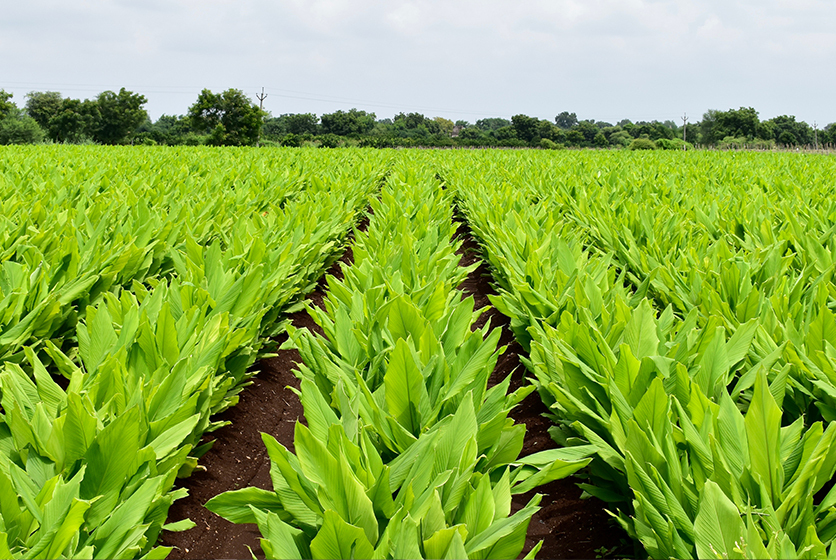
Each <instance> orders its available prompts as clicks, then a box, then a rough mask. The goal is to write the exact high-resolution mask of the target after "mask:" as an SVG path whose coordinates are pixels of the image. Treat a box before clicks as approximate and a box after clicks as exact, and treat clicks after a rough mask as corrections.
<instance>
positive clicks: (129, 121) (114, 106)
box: [30, 88, 148, 144]
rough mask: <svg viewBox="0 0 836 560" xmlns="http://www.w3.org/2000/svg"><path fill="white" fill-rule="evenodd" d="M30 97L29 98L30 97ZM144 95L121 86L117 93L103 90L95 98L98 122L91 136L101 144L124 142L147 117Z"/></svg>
mask: <svg viewBox="0 0 836 560" xmlns="http://www.w3.org/2000/svg"><path fill="white" fill-rule="evenodd" d="M30 99H31V98H30ZM145 103H147V99H145V96H144V95H140V94H137V93H132V92H130V91H128V90H126V89H125V88H121V89H120V90H119V93H113V92H112V91H105V92H102V93H100V94H99V96H98V97H97V98H96V104H97V109H98V122H97V124H96V128H95V131H94V134H93V138H94V139H95V140H96V141H97V142H99V143H101V144H122V143H125V142H126V141H127V140H128V139H129V138H130V136H131V134H132V133H133V132H134V131H135V130H136V129H137V127H138V126H139V125H140V124H142V123H143V122H144V121H145V120H146V119H148V114H147V113H146V112H145V109H143V108H142V106H143V105H145Z"/></svg>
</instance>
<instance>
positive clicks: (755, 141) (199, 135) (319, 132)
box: [0, 88, 836, 149]
mask: <svg viewBox="0 0 836 560" xmlns="http://www.w3.org/2000/svg"><path fill="white" fill-rule="evenodd" d="M146 102H147V100H146V98H145V96H143V95H140V94H137V93H133V92H130V91H127V90H125V89H124V88H122V89H121V90H119V92H118V93H114V92H112V91H105V92H103V93H101V94H99V95H98V96H97V97H96V98H95V99H85V100H79V99H71V98H64V97H62V96H61V94H60V93H58V92H54V91H47V92H31V93H29V94H27V95H26V101H25V105H24V107H20V108H19V107H17V105H16V104H15V103H14V102H13V101H12V95H11V94H9V93H6V92H5V91H3V90H0V144H20V143H38V142H44V141H48V142H58V143H97V144H144V145H157V144H160V145H214V146H222V145H225V146H252V145H266V146H270V145H276V146H305V145H310V146H319V147H327V148H336V147H340V146H368V147H378V148H387V147H456V146H460V147H540V148H552V149H555V148H561V147H571V148H629V149H657V148H658V149H686V148H691V147H693V146H695V145H696V146H701V147H718V148H751V149H771V148H774V147H778V146H780V147H796V146H815V147H820V146H827V145H833V144H836V124H833V123H831V124H829V125H827V126H826V127H824V128H823V129H821V130H819V129H818V128H817V127H811V126H810V125H809V124H807V123H805V122H803V121H797V120H796V118H795V117H794V116H789V115H782V116H778V117H775V118H772V119H769V120H763V121H762V120H760V118H759V116H758V112H757V111H756V110H755V109H753V108H751V107H741V108H740V109H730V110H728V111H716V110H709V111H707V112H706V113H705V114H704V115H703V118H702V120H701V121H699V122H696V123H688V124H687V125H684V126H679V125H677V123H675V122H673V121H664V122H660V121H651V122H645V121H640V122H635V123H634V122H632V121H630V120H628V119H625V120H622V121H619V122H618V123H615V124H613V123H609V122H604V121H595V120H592V119H588V120H579V119H578V118H577V115H576V114H575V113H570V112H568V111H564V112H562V113H560V114H558V115H557V116H556V117H555V118H554V121H550V120H544V119H538V118H536V117H530V116H527V115H522V114H520V115H514V116H513V117H511V119H504V118H500V117H495V118H486V119H480V120H477V121H476V122H475V123H470V122H467V121H462V120H459V121H455V122H454V121H452V120H449V119H446V118H444V117H433V118H431V117H427V116H425V115H422V114H421V113H407V114H405V113H399V114H397V115H395V116H394V117H393V118H383V119H378V118H377V116H376V115H375V114H374V113H369V112H366V111H360V110H357V109H351V110H349V111H342V110H340V111H336V112H334V113H327V114H324V115H321V116H317V115H315V114H313V113H297V114H284V115H281V116H278V117H275V116H272V115H270V114H269V113H265V112H263V111H261V110H260V109H259V108H258V107H257V106H256V105H255V104H253V103H252V101H251V100H250V99H249V98H248V97H247V96H246V95H245V94H244V93H243V92H242V91H240V90H236V89H229V90H226V91H224V92H222V93H213V92H211V91H209V90H206V89H204V90H203V91H202V92H201V93H200V95H199V96H198V99H197V101H195V103H194V104H193V105H192V106H191V107H189V110H188V112H187V113H186V114H185V115H179V116H172V115H163V116H161V117H160V118H159V119H157V120H156V121H153V122H152V121H151V119H149V118H148V114H147V112H146V111H145V109H144V108H143V106H144V105H145V103H146Z"/></svg>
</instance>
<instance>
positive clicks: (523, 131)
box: [511, 115, 540, 142]
mask: <svg viewBox="0 0 836 560" xmlns="http://www.w3.org/2000/svg"><path fill="white" fill-rule="evenodd" d="M539 125H540V120H539V119H537V118H535V117H529V116H527V115H514V116H513V117H511V126H512V127H513V128H514V133H515V135H516V137H517V138H519V139H520V140H523V141H525V142H531V141H532V140H534V138H535V136H537V135H538V132H539Z"/></svg>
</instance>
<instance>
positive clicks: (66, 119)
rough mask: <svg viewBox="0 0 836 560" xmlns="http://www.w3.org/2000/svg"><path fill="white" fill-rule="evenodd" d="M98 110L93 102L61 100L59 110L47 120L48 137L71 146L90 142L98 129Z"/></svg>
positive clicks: (86, 100)
mask: <svg viewBox="0 0 836 560" xmlns="http://www.w3.org/2000/svg"><path fill="white" fill-rule="evenodd" d="M99 118H100V117H99V108H98V104H97V103H96V102H95V101H90V100H89V99H85V100H84V101H81V100H78V99H69V98H66V99H63V100H62V101H61V110H60V111H59V112H58V113H57V114H56V115H55V116H54V117H52V118H51V119H49V130H48V131H47V132H48V134H49V137H50V138H51V139H52V140H54V141H56V142H67V143H71V144H75V143H79V142H85V141H92V139H93V134H94V132H95V130H96V128H97V127H98V122H99Z"/></svg>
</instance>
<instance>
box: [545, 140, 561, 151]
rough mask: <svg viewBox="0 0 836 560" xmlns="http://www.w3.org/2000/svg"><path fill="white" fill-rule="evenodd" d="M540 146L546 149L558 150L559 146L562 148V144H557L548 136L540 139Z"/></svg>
mask: <svg viewBox="0 0 836 560" xmlns="http://www.w3.org/2000/svg"><path fill="white" fill-rule="evenodd" d="M540 147H541V148H543V149H546V150H557V149H558V148H560V147H562V146H559V145H558V144H555V143H554V142H552V141H551V140H549V139H548V138H542V139H541V140H540Z"/></svg>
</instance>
